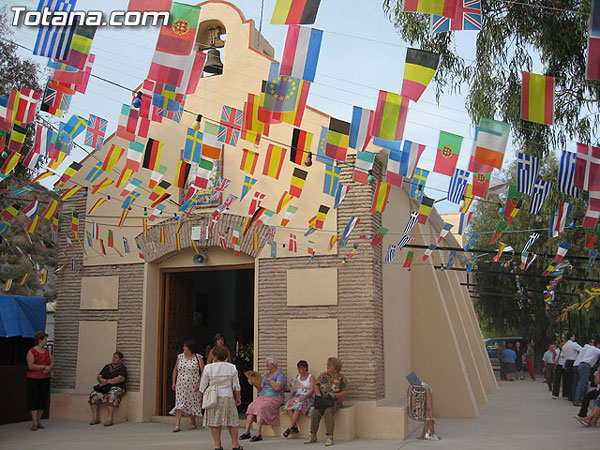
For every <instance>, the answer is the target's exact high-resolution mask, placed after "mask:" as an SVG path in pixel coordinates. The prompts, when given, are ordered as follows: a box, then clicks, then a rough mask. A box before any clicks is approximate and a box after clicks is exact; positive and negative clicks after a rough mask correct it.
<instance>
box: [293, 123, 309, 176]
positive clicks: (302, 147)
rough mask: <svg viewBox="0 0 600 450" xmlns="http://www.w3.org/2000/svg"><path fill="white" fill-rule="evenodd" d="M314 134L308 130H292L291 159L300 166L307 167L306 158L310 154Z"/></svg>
mask: <svg viewBox="0 0 600 450" xmlns="http://www.w3.org/2000/svg"><path fill="white" fill-rule="evenodd" d="M312 138H313V134H312V133H309V132H308V131H304V130H301V129H300V128H294V131H293V132H292V145H291V148H290V161H291V162H293V163H295V164H298V165H299V166H305V167H306V158H307V157H308V156H309V155H310V148H311V146H312Z"/></svg>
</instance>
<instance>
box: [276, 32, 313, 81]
mask: <svg viewBox="0 0 600 450" xmlns="http://www.w3.org/2000/svg"><path fill="white" fill-rule="evenodd" d="M322 40H323V31H321V30H316V29H314V28H308V27H300V26H298V25H290V26H289V27H288V32H287V37H286V39H285V47H284V49H283V57H282V59H281V68H280V71H279V73H280V74H281V75H288V76H291V77H294V78H299V79H302V80H307V81H310V82H313V81H315V72H316V71H317V62H318V61H319V53H320V51H321V41H322Z"/></svg>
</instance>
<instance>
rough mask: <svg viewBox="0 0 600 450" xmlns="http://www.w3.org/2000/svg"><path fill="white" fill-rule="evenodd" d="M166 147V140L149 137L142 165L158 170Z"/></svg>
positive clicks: (145, 167)
mask: <svg viewBox="0 0 600 450" xmlns="http://www.w3.org/2000/svg"><path fill="white" fill-rule="evenodd" d="M164 147H165V144H164V142H160V141H155V140H154V139H152V138H149V139H148V142H147V143H146V149H145V150H144V160H143V161H142V167H143V168H144V169H150V170H157V169H158V166H159V165H160V158H161V156H162V152H163V149H164Z"/></svg>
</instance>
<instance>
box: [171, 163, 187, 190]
mask: <svg viewBox="0 0 600 450" xmlns="http://www.w3.org/2000/svg"><path fill="white" fill-rule="evenodd" d="M190 167H191V165H190V163H188V162H186V161H184V160H182V159H180V160H179V161H177V169H176V170H175V180H174V181H173V186H175V187H177V188H179V189H183V188H184V187H185V180H187V177H188V175H189V174H190Z"/></svg>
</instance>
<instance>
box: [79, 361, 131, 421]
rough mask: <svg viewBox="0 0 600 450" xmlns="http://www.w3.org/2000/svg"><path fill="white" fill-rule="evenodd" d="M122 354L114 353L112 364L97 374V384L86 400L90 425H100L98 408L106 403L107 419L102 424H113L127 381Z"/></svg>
mask: <svg viewBox="0 0 600 450" xmlns="http://www.w3.org/2000/svg"><path fill="white" fill-rule="evenodd" d="M122 361H123V353H121V352H115V353H114V354H113V357H112V363H110V364H107V365H105V366H104V367H103V368H102V370H101V371H100V373H99V374H98V377H97V378H98V383H100V384H97V385H96V386H94V390H93V391H92V392H91V393H90V398H89V400H88V402H89V404H90V406H91V408H92V414H93V418H92V420H91V421H90V425H96V424H98V423H100V419H99V417H98V406H99V405H100V404H101V403H106V407H107V408H108V419H106V422H104V426H105V427H110V426H111V425H112V424H113V414H114V413H115V408H118V407H119V404H120V403H121V399H122V398H123V395H125V380H127V369H126V368H125V366H124V365H123V362H122Z"/></svg>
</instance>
